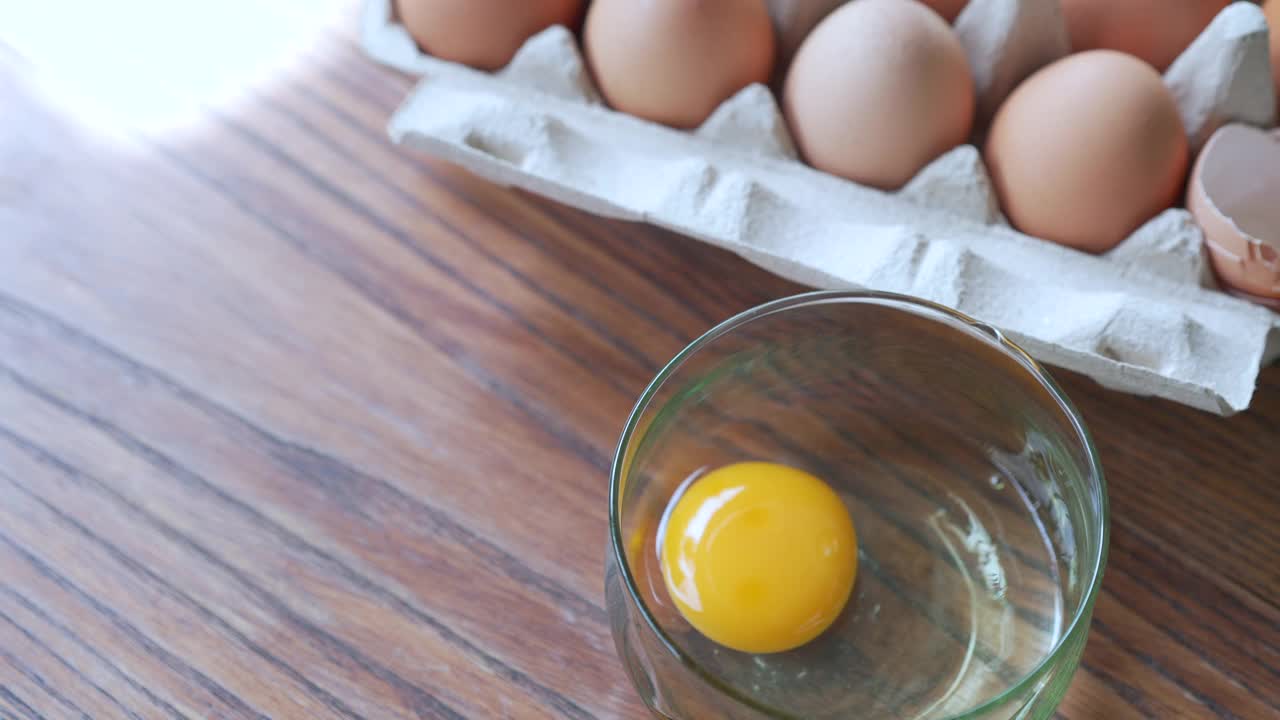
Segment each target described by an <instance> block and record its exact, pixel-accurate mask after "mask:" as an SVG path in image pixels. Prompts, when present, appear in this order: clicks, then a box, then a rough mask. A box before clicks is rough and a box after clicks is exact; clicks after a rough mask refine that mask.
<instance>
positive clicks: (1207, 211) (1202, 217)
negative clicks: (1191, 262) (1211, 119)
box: [1187, 125, 1280, 305]
mask: <svg viewBox="0 0 1280 720" xmlns="http://www.w3.org/2000/svg"><path fill="white" fill-rule="evenodd" d="M1187 208H1188V209H1189V210H1190V211H1191V214H1192V215H1194V216H1195V218H1196V222H1197V223H1198V224H1199V225H1200V227H1201V229H1203V230H1204V236H1205V245H1206V246H1207V247H1208V249H1209V259H1210V260H1211V261H1212V262H1213V269H1214V270H1215V271H1216V272H1217V274H1218V278H1219V279H1220V280H1222V283H1223V284H1224V285H1226V286H1228V287H1230V288H1234V289H1235V290H1238V291H1240V292H1243V293H1246V294H1248V295H1251V296H1253V297H1254V298H1257V299H1260V300H1262V301H1264V302H1268V304H1271V305H1276V304H1277V301H1280V131H1278V132H1277V133H1274V134H1268V133H1266V132H1264V131H1262V130H1258V129H1257V128H1252V127H1249V126H1247V125H1226V126H1224V127H1222V128H1221V129H1220V130H1218V132H1216V133H1214V134H1213V137H1211V138H1209V142H1208V143H1207V144H1206V145H1205V146H1204V150H1203V151H1202V152H1201V153H1200V158H1199V159H1198V160H1197V161H1196V167H1195V170H1194V171H1193V172H1192V173H1191V182H1190V184H1189V185H1188V187H1187Z"/></svg>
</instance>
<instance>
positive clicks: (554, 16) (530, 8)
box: [396, 0, 583, 70]
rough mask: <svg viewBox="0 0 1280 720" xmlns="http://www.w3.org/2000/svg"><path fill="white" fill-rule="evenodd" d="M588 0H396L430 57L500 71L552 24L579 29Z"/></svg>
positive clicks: (401, 15)
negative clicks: (578, 24)
mask: <svg viewBox="0 0 1280 720" xmlns="http://www.w3.org/2000/svg"><path fill="white" fill-rule="evenodd" d="M582 7H583V0H520V2H510V0H396V12H397V14H398V16H399V18H400V22H401V24H403V25H404V27H405V29H406V30H408V31H409V35H410V36H412V37H413V39H414V41H415V42H417V43H418V47H420V48H422V50H423V52H426V53H427V54H429V55H434V56H435V57H438V58H440V59H442V60H450V61H452V62H457V63H462V64H464V65H470V66H472V67H475V68H480V69H482V70H497V69H498V68H501V67H502V66H504V65H506V64H507V63H509V62H511V58H512V57H514V56H515V54H516V51H517V50H519V49H520V46H521V45H524V42H525V41H526V40H528V39H529V38H531V37H533V36H534V35H536V34H538V33H539V32H541V31H543V30H546V29H547V28H549V27H551V26H552V25H565V26H568V27H573V26H574V25H576V24H577V22H578V18H579V17H581V13H582Z"/></svg>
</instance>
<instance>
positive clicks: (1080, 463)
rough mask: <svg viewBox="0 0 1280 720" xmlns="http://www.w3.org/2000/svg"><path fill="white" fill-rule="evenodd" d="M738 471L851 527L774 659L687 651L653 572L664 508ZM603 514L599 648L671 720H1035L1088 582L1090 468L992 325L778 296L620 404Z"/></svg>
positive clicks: (1101, 535)
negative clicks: (796, 491)
mask: <svg viewBox="0 0 1280 720" xmlns="http://www.w3.org/2000/svg"><path fill="white" fill-rule="evenodd" d="M746 460H763V461H769V462H777V463H783V464H786V465H791V466H794V467H797V468H800V469H802V470H806V471H808V472H810V473H812V474H814V475H816V476H818V477H820V478H822V479H824V480H825V481H826V482H828V483H829V484H830V485H831V486H832V487H833V488H834V489H835V490H836V491H837V493H838V494H839V495H840V496H841V498H842V499H843V500H844V502H845V504H846V506H847V507H848V509H849V512H850V514H851V516H852V518H853V521H854V524H855V527H856V529H857V534H858V545H859V548H858V576H857V580H856V583H855V585H854V589H853V593H852V595H851V597H850V600H849V602H848V605H847V606H846V607H845V609H844V612H843V614H842V615H841V617H840V618H839V619H838V620H837V621H836V622H835V624H834V625H833V626H832V627H831V628H830V629H829V630H828V631H827V632H825V633H824V634H823V635H821V636H820V637H819V638H818V639H816V640H814V641H813V642H811V643H809V644H807V645H805V646H803V647H801V648H798V649H796V650H792V651H789V652H784V653H776V654H768V655H753V654H748V653H742V652H737V651H734V650H730V649H727V648H724V647H721V646H718V645H716V644H715V643H712V642H711V641H709V640H707V639H706V638H704V637H702V636H701V635H699V634H698V633H697V632H696V631H695V630H693V629H692V628H691V627H690V626H689V625H688V623H686V622H685V620H684V619H683V618H682V617H681V615H680V614H679V612H678V611H677V610H676V609H675V606H674V605H673V603H672V601H671V599H670V598H669V597H668V595H667V592H666V588H665V584H664V581H663V578H662V574H661V569H660V567H659V563H658V546H657V543H658V537H659V535H660V533H659V532H658V528H659V526H660V525H661V523H662V519H663V516H664V513H666V511H667V508H668V507H669V506H670V505H671V504H672V503H673V501H674V500H675V499H676V498H677V497H678V495H679V493H680V492H681V490H682V488H684V487H687V484H688V482H689V481H690V480H691V479H693V478H696V477H697V476H698V475H699V474H701V473H703V472H706V471H707V470H709V469H713V468H716V467H720V466H723V465H728V464H731V463H735V462H740V461H746ZM609 498H610V499H609V502H610V507H609V552H608V559H607V567H606V595H607V602H608V611H609V616H610V622H611V629H612V632H613V637H614V642H615V644H616V645H617V649H618V653H619V655H620V657H621V658H622V660H623V663H624V664H625V665H626V668H627V671H628V672H629V673H630V675H631V679H632V681H633V682H634V684H635V686H636V688H637V690H638V691H639V693H640V695H641V697H642V698H643V699H644V702H645V703H646V704H647V705H648V706H649V707H650V708H651V709H652V710H653V711H654V712H655V713H657V714H658V715H660V716H664V717H668V718H674V719H676V720H690V719H693V720H704V719H706V718H858V719H859V720H878V719H879V718H885V719H888V718H893V719H894V720H933V719H935V718H984V719H985V718H1047V717H1049V716H1050V715H1052V714H1053V712H1054V710H1055V708H1056V707H1057V705H1058V703H1059V702H1060V701H1061V699H1062V696H1063V694H1064V693H1065V692H1066V688H1067V686H1068V684H1069V683H1070V680H1071V676H1072V674H1073V673H1074V672H1075V668H1076V666H1077V665H1078V663H1079V660H1080V654H1081V652H1082V651H1083V649H1084V644H1085V639H1086V636H1087V634H1088V630H1089V623H1090V619H1091V615H1092V611H1093V604H1094V599H1095V598H1096V596H1097V592H1098V587H1099V584H1100V582H1101V578H1102V572H1103V568H1104V566H1105V563H1106V552H1107V533H1108V511H1107V497H1106V487H1105V484H1104V480H1103V476H1102V470H1101V468H1100V466H1099V463H1098V458H1097V455H1096V452H1095V450H1094V448H1093V444H1092V442H1091V440H1090V438H1089V433H1088V431H1087V430H1086V428H1085V426H1084V423H1083V422H1082V421H1081V419H1080V417H1079V415H1078V414H1077V413H1076V411H1075V409H1074V408H1073V407H1072V406H1071V403H1070V402H1069V401H1068V400H1067V398H1066V397H1064V396H1063V394H1062V392H1061V391H1060V390H1059V389H1058V387H1057V386H1056V385H1055V384H1054V382H1053V380H1051V379H1050V378H1049V376H1048V374H1047V373H1046V372H1045V371H1044V369H1043V368H1041V367H1040V366H1039V365H1038V364H1037V363H1036V362H1035V361H1034V360H1032V359H1031V358H1030V357H1028V356H1027V354H1026V353H1025V352H1023V351H1022V350H1021V349H1019V348H1018V347H1017V346H1016V345H1014V344H1013V343H1011V342H1009V341H1008V340H1007V339H1005V338H1004V337H1003V336H1002V335H1001V334H1000V333H999V332H998V331H996V330H995V329H993V328H991V327H988V326H986V325H984V324H982V323H979V322H976V321H974V320H972V319H969V318H967V317H965V316H963V315H960V314H958V313H955V312H953V311H951V310H948V309H946V308H943V307H941V306H938V305H934V304H932V303H928V302H923V301H920V300H915V299H912V298H908V297H904V296H898V295H891V294H886V293H853V292H848V293H845V292H821V293H811V294H806V295H801V296H798V297H794V298H790V299H786V300H780V301H777V302H773V303H769V304H767V305H763V306H761V307H758V308H756V309H754V310H750V311H748V312H746V313H743V314H741V315H739V316H737V317H735V318H733V319H731V320H728V321H727V322H724V323H722V324H721V325H719V326H718V327H716V328H714V329H713V330H711V331H710V332H708V333H707V334H706V335H704V336H702V337H701V338H699V339H698V340H697V341H695V342H694V343H693V344H692V345H690V346H689V347H688V348H686V349H685V350H684V351H683V352H681V353H680V354H679V355H677V356H676V357H675V359H674V360H672V361H671V362H670V364H668V365H667V367H666V368H664V369H663V370H662V372H660V373H659V374H658V376H657V377H656V378H655V379H654V380H653V382H652V383H651V384H650V385H649V387H648V389H647V390H645V392H644V394H643V395H642V396H641V398H640V401H639V402H638V403H637V405H636V407H635V410H634V411H633V412H632V414H631V417H630V419H629V420H628V421H627V425H626V429H625V430H624V432H623V434H622V439H621V441H620V443H619V445H618V451H617V455H616V457H615V459H614V463H613V468H612V476H611V478H610V493H609Z"/></svg>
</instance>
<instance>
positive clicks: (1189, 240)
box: [361, 0, 1280, 415]
mask: <svg viewBox="0 0 1280 720" xmlns="http://www.w3.org/2000/svg"><path fill="white" fill-rule="evenodd" d="M361 21H362V44H363V46H364V48H365V50H366V52H367V53H368V54H369V55H370V56H372V57H373V58H374V59H376V60H378V61H380V62H382V63H384V64H386V65H389V66H392V67H395V68H397V69H400V70H402V71H405V72H407V73H411V74H414V75H418V76H420V77H421V80H420V82H419V83H418V85H417V87H416V88H415V89H414V90H413V91H412V93H411V94H410V95H409V97H408V99H407V100H405V102H404V104H403V105H402V106H401V107H400V108H399V109H398V110H397V111H396V113H395V114H394V116H393V117H392V118H391V120H390V124H389V133H390V135H391V137H392V139H393V140H394V141H395V142H397V143H399V144H402V145H403V146H405V147H408V148H412V149H414V150H419V151H424V152H427V153H430V154H432V155H436V156H439V157H441V158H444V159H446V160H449V161H452V162H454V163H457V164H459V165H462V166H464V167H466V168H468V169H470V170H471V171H473V172H475V173H476V174H478V175H481V176H483V177H485V178H488V179H490V180H492V181H494V182H496V183H499V184H502V185H509V186H515V187H519V188H523V189H525V190H528V191H531V192H533V193H536V194H539V195H543V196H546V197H548V198H552V199H554V200H557V201H559V202H562V203H564V204H567V205H571V206H574V207H577V208H580V209H583V210H586V211H588V212H591V213H594V214H597V215H601V216H604V217H610V218H620V219H625V220H634V221H643V222H647V223H650V224H653V225H656V226H659V227H663V228H667V229H669V230H673V231H675V232H678V233H681V234H684V235H687V236H689V237H691V238H695V239H698V240H701V241H704V242H708V243H710V244H712V245H716V246H718V247H722V248H725V249H727V250H730V251H732V252H734V253H736V254H738V255H740V256H742V257H744V258H746V259H747V260H748V261H750V262H752V263H755V264H757V265H759V266H761V267H763V268H765V269H767V270H769V271H771V272H774V273H776V274H778V275H781V276H783V277H785V278H789V279H791V280H793V281H796V282H799V283H802V284H805V285H809V286H813V287H818V288H827V289H875V290H883V291H892V292H899V293H906V294H910V295H915V296H918V297H922V298H926V299H929V300H932V301H934V302H938V303H941V304H943V305H946V306H949V307H953V308H955V309H957V310H959V311H961V312H964V313H966V314H968V315H971V316H973V317H975V318H978V319H980V320H982V321H984V322H987V323H990V324H992V325H994V326H995V327H997V328H1000V329H1001V330H1002V331H1003V332H1004V333H1005V334H1006V335H1007V336H1008V337H1009V338H1011V339H1012V340H1014V341H1015V342H1017V343H1018V344H1019V345H1021V346H1022V347H1023V348H1025V349H1026V350H1027V351H1028V352H1029V353H1030V354H1031V355H1032V356H1034V357H1036V358H1037V359H1039V360H1041V361H1043V362H1045V363H1048V364H1050V365H1054V366H1058V367H1062V368H1067V369H1069V370H1073V371H1075V372H1079V373H1083V374H1085V375H1088V376H1089V377H1092V378H1093V379H1095V380H1096V381H1097V382H1099V383H1101V384H1102V385H1104V386H1106V387H1109V388H1112V389H1116V390H1121V391H1125V392H1130V393H1134V394H1140V395H1153V396H1159V397H1163V398H1168V399H1171V400H1174V401H1177V402H1180V403H1184V404H1186V405H1190V406H1193V407H1196V408H1200V409H1203V410H1207V411H1210V412H1214V413H1218V414H1222V415H1230V414H1232V413H1236V412H1239V411H1241V410H1244V409H1246V408H1247V407H1248V405H1249V402H1250V400H1251V398H1252V395H1253V392H1254V386H1255V383H1256V380H1257V375H1258V372H1259V369H1260V368H1261V367H1262V366H1263V365H1265V364H1267V363H1269V362H1271V361H1273V360H1274V359H1276V358H1277V357H1278V356H1280V315H1276V314H1274V313H1272V312H1271V311H1270V310H1268V309H1265V308H1263V307H1260V306H1258V305H1255V304H1252V303H1249V302H1246V301H1244V300H1242V299H1239V298H1236V297H1232V296H1231V295H1228V294H1226V293H1223V292H1220V291H1219V290H1217V289H1216V288H1215V286H1214V282H1215V281H1214V279H1213V274H1212V272H1211V270H1210V267H1209V263H1208V260H1207V257H1206V253H1205V251H1204V248H1203V242H1202V239H1203V238H1202V234H1201V232H1200V230H1199V228H1198V227H1197V226H1196V224H1195V223H1194V222H1193V220H1192V218H1191V216H1190V214H1188V213H1187V212H1186V211H1185V210H1181V209H1172V210H1168V211H1166V212H1164V213H1163V214H1161V215H1159V216H1158V217H1156V218H1154V219H1153V220H1151V221H1150V222H1149V223H1147V224H1146V225H1145V226H1143V227H1142V228H1140V229H1139V230H1138V231H1137V232H1136V233H1134V234H1133V236H1131V237H1129V238H1128V239H1126V240H1125V241H1124V242H1122V243H1121V244H1120V245H1119V246H1117V247H1116V248H1115V249H1114V250H1112V251H1110V252H1109V253H1107V254H1106V255H1102V256H1094V255H1088V254H1085V253H1082V252H1078V251H1076V250H1072V249H1069V248H1066V247H1062V246H1059V245H1056V244H1054V243H1051V242H1047V241H1044V240H1040V239H1037V238H1034V237H1031V236H1028V235H1025V234H1022V233H1019V232H1017V231H1016V230H1014V229H1013V228H1011V227H1010V226H1009V224H1008V223H1007V222H1006V221H1005V219H1004V218H1003V217H1002V215H1001V213H1000V209H999V205H998V203H997V200H996V196H995V194H994V192H993V189H992V183H991V181H990V178H989V177H988V174H987V171H986V169H985V167H984V165H983V162H982V158H981V156H980V154H979V152H978V150H977V149H976V148H975V147H974V146H972V145H965V146H961V147H959V148H956V149H954V150H952V151H950V152H949V153H947V154H945V155H943V156H942V157H940V158H938V159H937V160H935V161H934V162H933V163H932V164H930V165H929V166H927V167H926V168H925V169H923V170H922V171H921V172H920V173H919V174H918V175H917V176H916V177H915V178H914V179H913V180H912V181H911V182H910V183H909V184H907V185H906V186H905V187H904V188H903V189H901V190H900V191H897V192H883V191H880V190H876V189H872V188H868V187H863V186H860V185H857V184H855V183H853V182H850V181H847V180H844V179H841V178H838V177H834V176H832V175H829V174H826V173H823V172H820V171H818V170H815V169H812V168H810V167H808V166H806V165H804V164H803V163H801V162H800V161H799V160H798V157H797V154H796V150H795V147H794V145H793V143H792V140H791V138H790V136H789V134H788V130H787V127H786V124H785V122H784V121H783V117H782V114H781V112H780V110H779V107H778V104H777V102H776V100H775V97H774V94H773V93H772V92H771V91H770V90H769V89H768V88H766V87H764V86H761V85H754V86H751V87H748V88H746V89H744V90H742V91H741V92H739V93H738V94H737V95H735V96H734V97H732V98H731V99H729V100H727V101H726V102H725V103H724V104H723V105H722V106H721V107H720V108H719V109H717V110H716V112H715V113H714V114H713V115H712V116H711V117H710V118H709V119H708V120H707V121H706V123H704V124H703V125H702V126H701V127H700V128H698V129H697V130H695V131H689V132H686V131H679V130H674V129H670V128H667V127H663V126H660V125H657V124H654V123H650V122H647V121H644V120H640V119H638V118H635V117H631V116H628V115H625V114H622V113H618V112H615V111H612V110H610V109H608V108H607V107H605V105H604V104H603V103H602V102H601V99H600V96H599V93H598V91H597V90H596V88H595V87H594V85H593V84H592V81H591V77H590V74H589V72H588V70H587V69H586V66H585V65H584V63H583V60H582V57H581V55H580V53H579V49H578V43H577V39H576V38H575V37H574V36H573V35H572V34H571V33H570V32H569V31H568V30H566V29H564V28H560V27H553V28H550V29H548V30H546V31H544V32H542V33H540V34H539V35H537V36H535V37H533V38H531V39H530V40H529V41H528V42H527V43H526V44H525V46H524V47H523V48H522V49H521V50H520V51H519V53H518V54H517V55H516V57H515V58H514V59H513V60H512V62H511V63H510V65H509V66H507V67H506V68H505V69H503V70H501V71H499V72H497V73H493V74H490V73H485V72H479V71H475V70H472V69H470V68H467V67H463V66H460V65H457V64H454V63H449V62H445V61H442V60H438V59H435V58H432V57H429V56H427V55H425V54H423V53H422V52H420V51H419V50H418V48H417V47H416V45H415V44H414V42H413V40H412V39H411V38H410V37H409V35H408V33H407V32H406V31H405V29H404V28H403V27H401V26H400V25H399V24H397V22H396V21H395V18H394V14H393V12H392V8H391V3H390V1H389V0H371V1H370V2H368V3H367V4H366V6H365V8H364V14H363V16H362V18H361ZM955 27H956V31H957V33H958V35H959V36H960V38H961V40H962V42H963V43H964V45H965V47H966V50H967V52H968V54H969V57H970V60H971V64H972V66H973V70H974V74H975V77H976V80H977V87H978V90H979V123H980V124H981V123H982V121H983V119H984V118H987V117H990V114H991V112H992V111H993V109H994V108H995V107H996V106H997V105H998V104H999V102H1000V100H1001V99H1003V97H1004V96H1005V95H1006V94H1008V93H1009V92H1010V91H1011V90H1012V89H1013V87H1014V86H1016V85H1017V83H1018V82H1019V81H1021V80H1022V79H1023V78H1025V77H1026V76H1027V75H1029V74H1030V73H1031V72H1033V71H1034V70H1035V69H1037V68H1038V67H1040V66H1042V65H1044V64H1047V63H1048V62H1051V61H1052V60H1054V59H1057V58H1058V57H1061V56H1062V55H1065V54H1066V53H1067V52H1068V43H1067V40H1066V32H1065V29H1064V23H1063V21H1062V17H1061V11H1060V8H1059V6H1058V0H972V2H971V3H970V4H969V6H968V7H967V8H966V9H965V11H964V12H963V13H962V14H961V16H960V17H959V19H958V20H957V21H956V26H955ZM1267 45H1268V42H1267V27H1266V22H1265V19H1264V17H1263V15H1262V12H1261V10H1260V9H1259V8H1258V7H1257V6H1254V5H1250V4H1244V3H1238V4H1235V5H1232V6H1229V7H1228V8H1227V9H1226V10H1224V11H1223V12H1222V14H1221V15H1219V16H1218V17H1217V18H1216V19H1215V20H1214V22H1213V23H1212V24H1211V25H1210V27H1208V28H1207V29H1206V30H1205V32H1204V33H1203V35H1202V36H1201V37H1200V38H1198V39H1197V40H1196V41H1195V43H1194V44H1193V45H1192V46H1191V47H1190V48H1189V49H1188V50H1187V51H1186V52H1185V53H1184V54H1183V55H1182V56H1181V57H1180V58H1179V59H1178V60H1177V61H1176V62H1175V63H1174V64H1173V66H1172V67H1171V68H1170V69H1169V71H1168V73H1167V75H1166V82H1167V84H1168V85H1169V87H1170V88H1171V89H1172V90H1173V93H1174V95H1175V97H1176V98H1177V99H1178V104H1179V107H1180V110H1181V112H1182V114H1183V119H1184V121H1185V124H1186V126H1187V128H1188V133H1189V135H1190V138H1191V141H1192V146H1193V148H1198V147H1199V146H1201V145H1202V144H1203V143H1204V142H1205V141H1206V140H1207V139H1208V137H1209V135H1210V134H1212V132H1213V131H1214V129H1216V128H1217V127H1218V126H1220V125H1222V124H1224V123H1226V122H1242V123H1248V124H1253V125H1257V126H1262V127H1270V126H1271V125H1274V120H1275V117H1274V114H1275V105H1276V103H1275V94H1274V93H1275V91H1274V88H1273V85H1272V83H1271V74H1270V73H1271V70H1270V65H1269V57H1268V48H1267Z"/></svg>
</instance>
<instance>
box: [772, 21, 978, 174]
mask: <svg viewBox="0 0 1280 720" xmlns="http://www.w3.org/2000/svg"><path fill="white" fill-rule="evenodd" d="M974 104H975V100H974V83H973V76H972V75H971V74H970V72H969V61H968V59H967V58H966V56H965V52H964V48H963V47H962V46H961V45H960V41H959V40H958V39H957V38H956V35H955V33H954V32H952V30H951V28H950V27H948V26H947V24H946V22H944V21H943V20H942V19H941V18H940V17H939V16H938V15H937V14H936V13H934V12H932V11H931V10H929V9H928V8H926V7H925V6H924V5H922V4H920V3H918V2H916V1H915V0H855V2H852V3H850V4H848V5H845V6H843V7H841V8H840V9H839V10H837V11H835V12H834V13H832V14H831V15H830V16H828V17H827V19H825V20H823V21H822V23H821V24H820V25H818V27H817V28H816V29H815V30H814V31H813V33H812V34H811V35H810V36H809V38H808V39H807V40H805V43H804V45H802V46H801V47H800V51H799V52H798V53H796V58H795V62H793V63H792V65H791V69H790V70H789V71H788V73H787V80H786V85H785V87H784V90H783V105H784V109H785V111H786V114H787V121H788V122H789V123H790V126H791V132H792V134H793V135H794V137H795V140H796V145H797V147H798V148H799V149H800V152H801V154H802V155H803V156H804V159H805V160H806V161H807V162H808V163H809V164H810V165H813V166H814V167H816V168H818V169H820V170H825V171H827V172H830V173H833V174H835V175H840V176H842V177H846V178H849V179H850V180H853V181H855V182H859V183H863V184H865V185H871V186H874V187H879V188H884V189H894V188H898V187H901V186H902V185H903V184H905V183H906V182H907V181H908V180H910V179H911V178H912V177H913V176H915V174H916V173H917V172H919V171H920V169H921V168H923V167H924V166H925V165H927V164H928V163H929V161H931V160H933V159H934V158H936V157H938V156H939V155H941V154H943V153H945V152H946V151H947V150H950V149H951V148H954V147H956V146H957V145H961V144H963V143H964V142H965V141H966V139H967V138H968V136H969V131H970V129H971V128H972V127H973V114H974Z"/></svg>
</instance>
